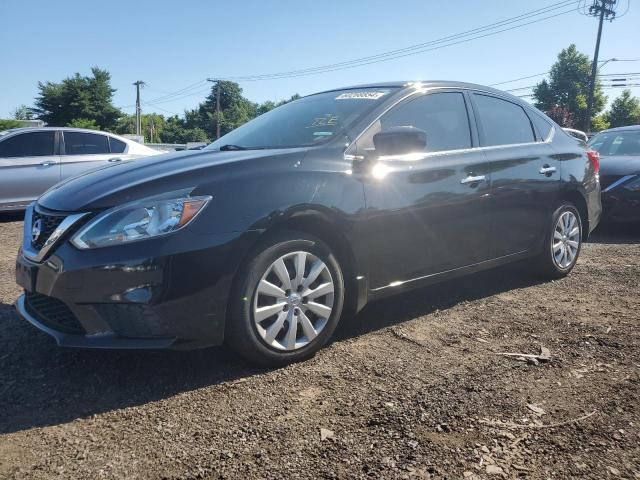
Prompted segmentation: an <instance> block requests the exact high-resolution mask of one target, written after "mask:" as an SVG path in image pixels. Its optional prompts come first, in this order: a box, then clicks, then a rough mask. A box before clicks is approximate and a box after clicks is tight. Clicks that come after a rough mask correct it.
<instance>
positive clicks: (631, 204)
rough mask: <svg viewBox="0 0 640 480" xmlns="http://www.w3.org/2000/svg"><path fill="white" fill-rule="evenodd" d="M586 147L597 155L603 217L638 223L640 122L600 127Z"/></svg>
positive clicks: (639, 202) (639, 215) (639, 211)
mask: <svg viewBox="0 0 640 480" xmlns="http://www.w3.org/2000/svg"><path fill="white" fill-rule="evenodd" d="M589 148H592V149H593V150H596V151H597V152H598V153H599V154H600V185H601V188H602V206H603V210H604V212H603V215H604V218H605V219H607V220H611V221H614V222H640V125H632V126H629V127H619V128H611V129H609V130H603V131H602V132H600V133H598V134H597V135H595V136H594V137H593V138H592V139H591V140H590V141H589Z"/></svg>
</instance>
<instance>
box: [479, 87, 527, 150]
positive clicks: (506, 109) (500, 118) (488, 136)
mask: <svg viewBox="0 0 640 480" xmlns="http://www.w3.org/2000/svg"><path fill="white" fill-rule="evenodd" d="M473 96H474V99H475V102H476V107H477V109H478V117H479V119H480V133H481V135H480V137H481V138H480V143H481V145H482V146H484V147H490V146H494V145H513V144H518V143H531V142H535V137H534V135H533V129H532V127H531V121H530V120H529V117H528V116H527V114H526V113H525V112H524V109H523V108H522V107H521V106H519V105H516V104H515V103H511V102H508V101H506V100H502V99H500V98H496V97H490V96H488V95H481V94H474V95H473Z"/></svg>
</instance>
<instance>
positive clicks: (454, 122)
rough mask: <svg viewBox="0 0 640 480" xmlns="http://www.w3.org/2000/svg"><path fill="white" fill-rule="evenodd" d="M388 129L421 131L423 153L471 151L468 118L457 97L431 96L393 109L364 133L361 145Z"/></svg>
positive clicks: (455, 94)
mask: <svg viewBox="0 0 640 480" xmlns="http://www.w3.org/2000/svg"><path fill="white" fill-rule="evenodd" d="M391 127H415V128H418V129H420V130H424V131H425V132H426V133H427V148H426V151H427V152H440V151H443V150H458V149H461V148H470V147H471V131H470V129H469V117H468V116H467V108H466V106H465V102H464V96H463V95H462V94H461V93H433V94H431V95H424V96H421V97H419V98H416V99H415V100H410V101H409V102H407V103H404V104H402V105H399V106H397V107H395V108H394V109H392V110H391V111H390V112H389V113H387V114H386V115H384V116H383V117H382V118H381V119H380V122H379V124H378V125H376V126H375V127H374V129H373V131H370V132H367V134H366V135H365V136H366V137H367V139H366V140H365V139H363V140H364V142H370V141H371V139H372V138H373V134H375V133H377V132H378V131H381V130H387V129H389V128H391ZM359 143H361V144H362V143H363V142H359ZM364 146H365V148H367V146H366V144H365V145H364ZM371 146H372V145H371Z"/></svg>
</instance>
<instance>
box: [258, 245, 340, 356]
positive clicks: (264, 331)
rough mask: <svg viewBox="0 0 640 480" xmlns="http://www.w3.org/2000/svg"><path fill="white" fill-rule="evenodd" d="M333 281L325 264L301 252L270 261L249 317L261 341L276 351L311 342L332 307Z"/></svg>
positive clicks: (326, 319)
mask: <svg viewBox="0 0 640 480" xmlns="http://www.w3.org/2000/svg"><path fill="white" fill-rule="evenodd" d="M333 300H334V282H333V278H332V277H331V272H330V271H329V268H328V267H327V265H326V264H325V263H324V262H323V261H322V260H321V259H319V258H318V257H317V256H315V255H313V254H311V253H309V252H304V251H297V252H291V253H287V254H285V255H283V256H281V257H280V258H278V259H277V260H276V261H274V262H273V263H272V264H271V265H270V266H269V268H267V270H266V272H265V273H264V275H263V276H262V278H261V279H260V282H258V286H257V287H256V291H255V294H254V300H253V320H254V322H255V326H256V329H257V331H258V333H259V334H260V337H261V338H262V340H263V341H264V342H265V343H266V344H267V345H269V346H270V347H273V348H276V349H278V350H287V351H291V350H297V349H299V348H302V347H304V346H306V345H308V344H309V343H310V342H312V341H313V340H314V339H315V338H316V337H317V336H318V334H320V332H321V331H322V330H323V329H324V327H325V326H326V324H327V322H328V320H329V317H330V316H331V312H332V310H333Z"/></svg>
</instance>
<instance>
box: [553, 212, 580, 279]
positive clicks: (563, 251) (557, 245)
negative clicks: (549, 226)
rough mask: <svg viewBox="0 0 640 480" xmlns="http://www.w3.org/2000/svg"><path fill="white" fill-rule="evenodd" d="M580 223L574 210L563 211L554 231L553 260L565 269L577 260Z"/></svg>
mask: <svg viewBox="0 0 640 480" xmlns="http://www.w3.org/2000/svg"><path fill="white" fill-rule="evenodd" d="M580 240H581V239H580V223H579V220H578V218H577V217H576V214H575V213H574V212H573V211H565V212H563V213H562V214H561V215H560V216H559V217H558V220H557V222H556V226H555V229H554V231H553V239H552V247H551V249H552V252H553V261H554V263H555V264H556V265H557V266H558V268H560V269H562V270H565V269H567V268H569V267H570V266H571V265H573V263H574V262H575V261H576V257H577V256H578V251H579V249H580Z"/></svg>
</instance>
